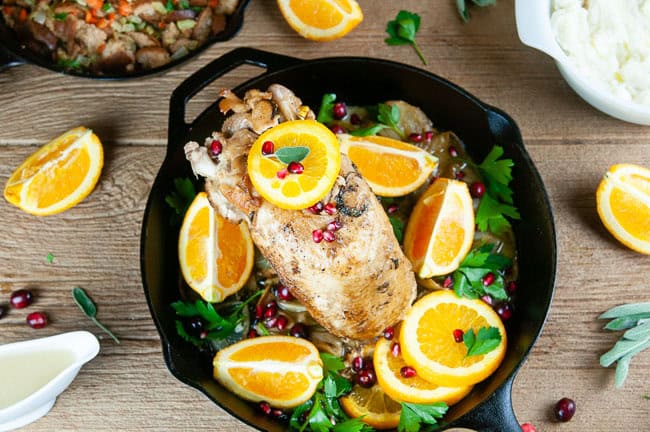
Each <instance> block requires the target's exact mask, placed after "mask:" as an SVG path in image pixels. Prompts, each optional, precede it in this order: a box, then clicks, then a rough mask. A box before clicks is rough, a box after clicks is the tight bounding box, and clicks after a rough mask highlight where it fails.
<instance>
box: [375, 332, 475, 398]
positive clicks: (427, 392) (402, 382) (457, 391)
mask: <svg viewBox="0 0 650 432" xmlns="http://www.w3.org/2000/svg"><path fill="white" fill-rule="evenodd" d="M395 343H397V342H395V341H389V340H386V339H385V338H382V337H380V338H379V340H378V341H377V344H376V345H375V352H374V355H373V364H374V366H375V374H376V375H377V383H379V385H380V386H381V388H382V389H383V390H384V392H385V393H386V394H387V395H388V396H390V397H391V398H392V399H394V400H396V401H400V402H410V403H419V404H430V403H435V402H445V403H447V405H453V404H455V403H456V402H458V401H459V400H461V399H462V398H464V397H465V396H466V395H467V394H468V393H469V392H470V391H471V390H472V386H465V387H441V386H438V385H436V384H432V383H430V382H429V381H426V380H424V379H422V378H421V377H419V376H417V375H416V376H414V377H411V378H404V377H403V376H402V374H401V372H400V371H401V370H402V368H403V367H405V366H407V364H406V362H405V361H404V358H403V357H402V355H401V354H398V355H397V356H395V355H393V353H392V352H391V348H392V346H393V344H395Z"/></svg>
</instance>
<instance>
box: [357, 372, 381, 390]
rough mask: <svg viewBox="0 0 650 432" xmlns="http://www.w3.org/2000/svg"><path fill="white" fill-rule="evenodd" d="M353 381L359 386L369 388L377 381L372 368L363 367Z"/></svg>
mask: <svg viewBox="0 0 650 432" xmlns="http://www.w3.org/2000/svg"><path fill="white" fill-rule="evenodd" d="M355 381H356V383H357V384H359V385H360V386H361V387H365V388H370V387H372V386H374V385H375V383H376V382H377V377H376V376H375V371H374V370H370V369H364V370H362V371H361V372H359V373H358V374H357V376H356V378H355Z"/></svg>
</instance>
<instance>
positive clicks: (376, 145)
mask: <svg viewBox="0 0 650 432" xmlns="http://www.w3.org/2000/svg"><path fill="white" fill-rule="evenodd" d="M338 138H339V140H340V142H341V152H342V153H345V154H347V155H348V157H349V158H350V160H352V162H354V164H355V165H356V166H357V169H358V170H359V172H360V173H361V175H362V176H363V178H364V179H365V180H366V181H367V182H368V184H369V185H370V188H371V189H372V191H373V192H374V193H375V194H377V195H379V196H385V197H397V196H403V195H407V194H409V193H411V192H413V191H415V190H416V189H417V188H419V187H420V186H422V185H423V184H424V182H426V181H427V179H428V178H429V176H430V175H431V173H432V172H433V171H434V170H435V169H436V167H437V166H438V158H437V157H435V156H434V155H432V154H431V153H429V152H427V151H426V150H423V149H421V148H419V147H416V146H414V145H412V144H408V143H405V142H402V141H398V140H395V139H392V138H388V137H383V136H367V137H355V136H352V135H346V134H341V135H338Z"/></svg>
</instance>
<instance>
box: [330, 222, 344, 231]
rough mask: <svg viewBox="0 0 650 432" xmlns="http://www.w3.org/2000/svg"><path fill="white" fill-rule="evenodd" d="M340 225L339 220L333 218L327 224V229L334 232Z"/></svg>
mask: <svg viewBox="0 0 650 432" xmlns="http://www.w3.org/2000/svg"><path fill="white" fill-rule="evenodd" d="M342 226H343V225H342V224H341V221H338V220H336V219H334V220H333V221H332V222H330V223H328V224H327V231H332V232H335V231H338V230H340V229H341V227H342Z"/></svg>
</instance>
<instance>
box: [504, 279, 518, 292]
mask: <svg viewBox="0 0 650 432" xmlns="http://www.w3.org/2000/svg"><path fill="white" fill-rule="evenodd" d="M506 290H507V291H508V294H511V295H512V294H514V293H515V291H517V282H515V281H510V282H508V285H507V286H506Z"/></svg>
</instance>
